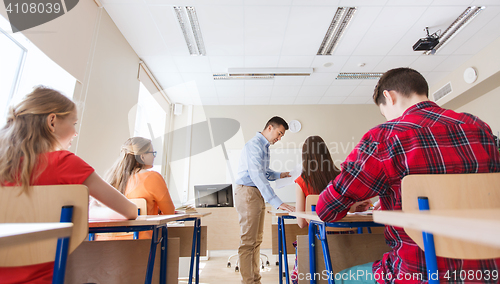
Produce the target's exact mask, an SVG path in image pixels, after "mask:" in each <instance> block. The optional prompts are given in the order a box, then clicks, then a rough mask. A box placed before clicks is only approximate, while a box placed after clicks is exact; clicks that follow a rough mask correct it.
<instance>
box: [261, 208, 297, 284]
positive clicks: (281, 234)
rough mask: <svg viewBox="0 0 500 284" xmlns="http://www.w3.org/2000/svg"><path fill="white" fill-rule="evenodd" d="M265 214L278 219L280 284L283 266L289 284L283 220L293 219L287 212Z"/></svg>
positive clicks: (279, 211)
mask: <svg viewBox="0 0 500 284" xmlns="http://www.w3.org/2000/svg"><path fill="white" fill-rule="evenodd" d="M267 213H269V214H271V215H273V216H276V217H278V255H279V260H278V267H279V278H280V282H279V283H280V284H282V283H283V265H284V266H285V279H286V284H289V283H290V274H289V272H288V254H287V251H286V250H287V248H286V234H285V219H295V216H290V214H288V213H289V212H287V211H283V210H268V211H267ZM283 262H284V263H283Z"/></svg>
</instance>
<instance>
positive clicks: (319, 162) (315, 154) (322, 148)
mask: <svg viewBox="0 0 500 284" xmlns="http://www.w3.org/2000/svg"><path fill="white" fill-rule="evenodd" d="M339 173H340V170H339V169H337V167H335V164H334V163H333V160H332V157H331V155H330V151H328V147H327V145H326V143H325V141H323V139H322V138H321V137H319V136H309V137H307V139H306V141H304V146H302V174H301V175H300V176H301V177H302V179H303V180H304V183H305V185H306V187H310V188H312V190H313V192H310V194H320V193H321V191H323V189H325V187H326V186H327V185H328V183H329V182H330V181H332V180H334V179H335V177H337V175H338V174H339Z"/></svg>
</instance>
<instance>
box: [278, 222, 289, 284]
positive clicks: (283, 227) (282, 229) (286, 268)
mask: <svg viewBox="0 0 500 284" xmlns="http://www.w3.org/2000/svg"><path fill="white" fill-rule="evenodd" d="M281 239H282V240H283V243H282V246H283V260H284V262H283V264H284V265H285V276H286V284H290V278H289V275H290V274H289V273H288V252H287V251H286V235H285V219H284V218H281ZM281 276H282V275H280V279H281Z"/></svg>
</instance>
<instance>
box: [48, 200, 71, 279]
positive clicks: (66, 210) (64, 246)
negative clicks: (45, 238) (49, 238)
mask: <svg viewBox="0 0 500 284" xmlns="http://www.w3.org/2000/svg"><path fill="white" fill-rule="evenodd" d="M72 220H73V206H63V207H62V208H61V219H60V222H72ZM68 249H69V238H68V237H66V238H59V239H58V240H57V249H56V258H55V261H54V274H53V275H52V283H53V284H63V283H64V276H65V273H66V261H67V259H68Z"/></svg>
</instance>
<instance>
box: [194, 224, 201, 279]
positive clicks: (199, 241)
mask: <svg viewBox="0 0 500 284" xmlns="http://www.w3.org/2000/svg"><path fill="white" fill-rule="evenodd" d="M195 224H196V234H197V236H196V284H199V283H200V249H201V248H200V247H201V218H200V219H196V221H195Z"/></svg>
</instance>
